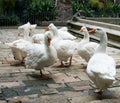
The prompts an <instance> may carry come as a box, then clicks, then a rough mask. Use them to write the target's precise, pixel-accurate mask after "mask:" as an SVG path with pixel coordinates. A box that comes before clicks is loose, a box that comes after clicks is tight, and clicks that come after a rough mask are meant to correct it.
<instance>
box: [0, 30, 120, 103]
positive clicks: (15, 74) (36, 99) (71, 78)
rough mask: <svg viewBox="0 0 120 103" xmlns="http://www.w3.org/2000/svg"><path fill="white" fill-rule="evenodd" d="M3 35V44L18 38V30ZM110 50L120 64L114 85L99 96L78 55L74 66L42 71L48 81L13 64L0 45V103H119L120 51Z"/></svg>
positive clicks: (109, 52) (6, 49)
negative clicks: (47, 77)
mask: <svg viewBox="0 0 120 103" xmlns="http://www.w3.org/2000/svg"><path fill="white" fill-rule="evenodd" d="M1 35H2V36H1ZM3 35H5V38H4V36H3ZM0 36H1V38H0V40H1V41H2V42H6V41H12V40H15V39H18V37H17V29H3V30H0ZM107 51H108V54H109V55H111V56H113V58H114V59H115V61H116V63H117V75H116V81H115V82H114V84H113V85H112V86H111V87H110V88H109V89H108V90H106V91H104V92H103V94H102V95H100V94H96V93H94V89H95V88H96V87H95V86H94V84H93V83H92V82H91V81H90V79H89V78H88V76H87V74H86V72H85V69H84V65H85V64H86V62H85V61H84V60H83V59H82V58H81V57H79V56H78V55H77V53H76V52H75V54H74V57H73V62H72V66H71V67H69V68H67V67H64V68H59V67H57V66H58V65H59V64H60V62H59V61H58V62H57V63H56V64H54V65H53V66H50V67H47V68H45V69H44V71H43V72H44V73H45V74H48V75H49V77H50V78H49V79H47V80H46V79H42V78H40V75H39V71H36V70H34V69H25V68H24V67H23V66H14V65H11V64H10V62H12V61H14V59H13V56H12V53H11V50H10V49H9V48H8V47H6V46H5V45H3V44H0V103H61V102H62V103H120V102H119V100H120V50H118V49H114V48H107ZM6 60H7V61H6ZM5 61H6V63H5V64H2V62H5Z"/></svg>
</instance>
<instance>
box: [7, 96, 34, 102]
mask: <svg viewBox="0 0 120 103" xmlns="http://www.w3.org/2000/svg"><path fill="white" fill-rule="evenodd" d="M7 101H8V103H32V100H30V99H29V98H28V97H14V98H10V99H8V100H7Z"/></svg>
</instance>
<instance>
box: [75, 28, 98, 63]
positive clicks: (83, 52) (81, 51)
mask: <svg viewBox="0 0 120 103" xmlns="http://www.w3.org/2000/svg"><path fill="white" fill-rule="evenodd" d="M80 32H83V34H84V38H83V39H82V40H81V41H80V42H79V43H78V47H77V52H78V55H80V56H81V57H82V58H83V59H85V60H86V62H88V61H89V59H90V58H91V56H92V55H93V54H94V52H95V49H96V48H97V47H98V43H95V42H90V38H89V32H88V30H87V28H86V27H85V26H83V27H82V28H81V29H80Z"/></svg>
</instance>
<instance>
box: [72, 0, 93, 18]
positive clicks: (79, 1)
mask: <svg viewBox="0 0 120 103" xmlns="http://www.w3.org/2000/svg"><path fill="white" fill-rule="evenodd" d="M72 9H73V14H75V13H76V12H78V11H79V10H82V11H83V12H85V15H84V16H92V15H93V13H94V10H92V9H91V8H90V5H89V3H88V0H74V1H73V2H72Z"/></svg>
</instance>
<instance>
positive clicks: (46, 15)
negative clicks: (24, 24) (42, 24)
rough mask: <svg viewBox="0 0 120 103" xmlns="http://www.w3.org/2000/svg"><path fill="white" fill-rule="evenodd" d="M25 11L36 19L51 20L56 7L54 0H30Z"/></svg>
mask: <svg viewBox="0 0 120 103" xmlns="http://www.w3.org/2000/svg"><path fill="white" fill-rule="evenodd" d="M27 11H29V13H28V15H29V16H31V17H36V18H37V19H38V20H40V21H41V20H43V21H44V20H46V21H47V20H52V19H54V18H55V15H56V7H55V4H54V0H44V1H42V0H32V3H31V4H30V5H29V7H28V9H27Z"/></svg>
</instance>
